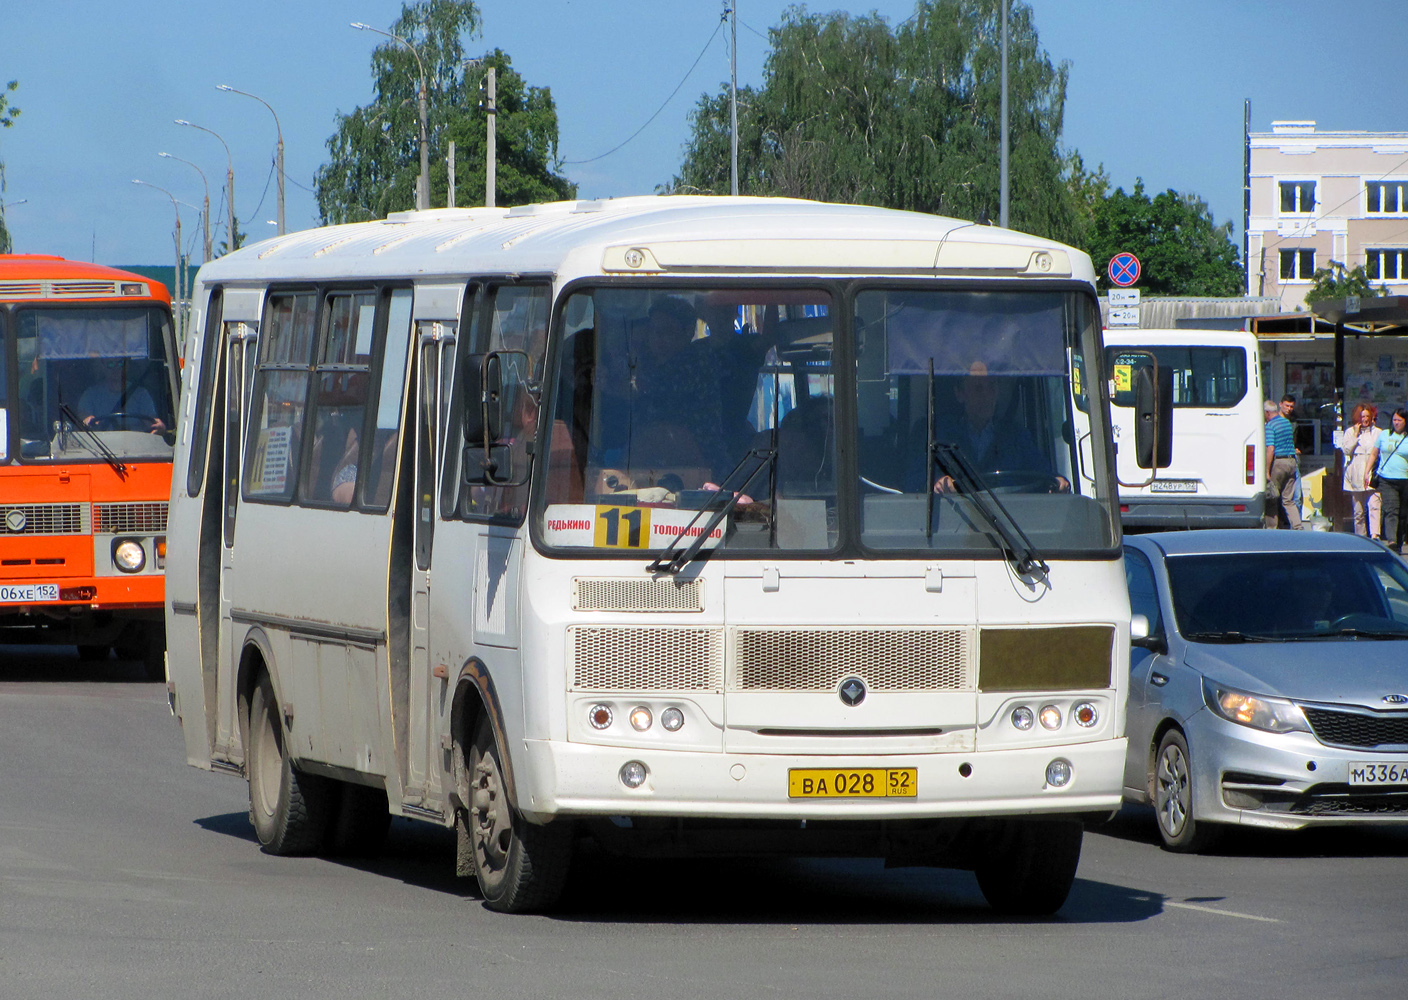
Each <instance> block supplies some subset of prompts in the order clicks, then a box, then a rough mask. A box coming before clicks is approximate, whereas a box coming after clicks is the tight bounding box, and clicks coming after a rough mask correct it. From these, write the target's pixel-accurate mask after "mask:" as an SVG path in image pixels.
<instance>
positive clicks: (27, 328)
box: [15, 306, 175, 462]
mask: <svg viewBox="0 0 1408 1000" xmlns="http://www.w3.org/2000/svg"><path fill="white" fill-rule="evenodd" d="M16 319H17V322H16V331H15V332H16V338H15V344H16V348H17V351H16V369H17V371H18V373H19V399H18V403H19V405H18V407H17V409H18V423H19V438H20V459H21V460H22V461H25V462H55V461H62V462H100V461H104V453H105V452H106V453H107V454H108V455H111V456H116V457H117V458H121V459H134V460H144V461H168V462H169V461H170V460H171V453H172V446H173V444H174V441H175V432H174V427H175V415H174V413H173V409H174V407H173V401H172V398H171V379H170V372H169V369H168V366H167V361H166V355H167V349H166V345H167V343H168V342H169V340H170V320H169V318H168V316H167V314H166V312H165V311H164V310H162V309H159V308H155V307H151V306H103V307H83V308H45V309H24V310H21V311H20V312H19V313H18V314H17V317H16Z"/></svg>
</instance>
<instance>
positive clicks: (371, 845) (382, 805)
mask: <svg viewBox="0 0 1408 1000" xmlns="http://www.w3.org/2000/svg"><path fill="white" fill-rule="evenodd" d="M335 793H336V794H335V801H334V804H333V808H332V810H331V812H330V816H329V820H328V830H327V838H326V840H325V841H324V844H323V850H324V852H325V853H327V854H330V855H338V856H343V857H354V858H370V857H375V856H376V855H378V854H380V853H381V850H382V848H383V847H384V846H385V845H386V834H387V831H388V830H390V829H391V810H390V809H389V808H388V806H387V802H386V791H385V789H381V788H370V787H368V786H366V785H354V784H352V783H351V782H345V781H343V782H338V783H337V785H336V787H335Z"/></svg>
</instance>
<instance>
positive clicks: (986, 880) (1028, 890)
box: [974, 820, 1085, 917]
mask: <svg viewBox="0 0 1408 1000" xmlns="http://www.w3.org/2000/svg"><path fill="white" fill-rule="evenodd" d="M1084 836H1085V833H1084V830H1083V829H1082V827H1081V824H1080V822H1079V821H1076V820H1013V821H1011V822H1009V823H1008V824H1007V830H1006V834H1005V836H1002V837H999V838H997V841H996V842H995V843H994V844H993V846H992V848H991V849H990V850H989V851H988V852H987V854H986V855H985V856H984V857H983V859H982V860H981V861H980V862H979V863H978V864H977V865H976V866H975V868H974V874H975V875H977V876H978V888H980V889H982V891H983V896H984V897H985V898H986V899H987V901H988V905H989V906H991V907H992V908H993V909H994V910H996V911H997V912H998V913H1001V914H1003V915H1004V916H1014V917H1015V916H1020V917H1045V916H1050V915H1051V914H1053V913H1055V912H1056V911H1057V910H1059V909H1060V908H1061V907H1062V905H1063V904H1064V903H1065V902H1066V897H1067V896H1069V895H1070V892H1071V886H1072V885H1073V884H1074V883H1075V880H1076V868H1077V867H1078V866H1079V865H1080V847H1081V841H1082V840H1083V839H1084Z"/></svg>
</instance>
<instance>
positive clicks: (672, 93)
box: [562, 18, 724, 167]
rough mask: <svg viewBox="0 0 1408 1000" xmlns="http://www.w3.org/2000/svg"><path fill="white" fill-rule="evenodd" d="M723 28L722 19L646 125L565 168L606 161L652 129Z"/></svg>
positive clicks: (567, 164)
mask: <svg viewBox="0 0 1408 1000" xmlns="http://www.w3.org/2000/svg"><path fill="white" fill-rule="evenodd" d="M723 26H724V22H723V19H722V18H721V19H720V20H719V23H718V24H716V25H714V33H713V34H712V35H710V36H709V40H708V41H707V42H705V43H704V47H703V48H702V49H700V50H699V55H698V56H697V57H696V58H695V60H694V62H693V63H692V64H691V65H690V67H689V69H687V70H686V71H685V74H684V76H683V77H682V78H681V79H680V82H679V84H678V85H677V86H676V87H675V89H674V90H672V91H670V96H669V97H667V98H665V103H664V104H661V105H660V107H658V108H656V109H655V114H653V115H651V116H650V117H649V118H647V119H646V121H645V124H644V125H642V126H641V127H640V128H638V129H636V130H635V131H634V132H632V133H631V134H630V136H628V137H627V138H626V140H625V141H624V142H622V143H621V144H620V145H618V146H613V147H612V148H611V149H608V150H607V151H606V152H604V153H602V154H601V155H600V156H593V157H591V158H590V159H587V160H563V161H562V165H563V166H564V167H566V166H575V165H577V164H582V163H595V162H596V161H597V160H604V159H606V158H607V157H608V156H610V155H611V154H612V153H614V152H616V151H617V150H619V149H620V148H621V147H622V146H625V145H626V143H628V142H630V141H631V140H632V139H634V138H635V137H636V136H638V135H640V134H641V133H642V132H644V131H645V130H646V129H647V128H649V127H650V123H651V122H653V121H654V120H655V119H656V118H659V117H660V112H662V111H664V110H665V105H667V104H669V103H670V102H671V101H673V100H674V99H675V95H676V94H678V93H679V92H680V88H681V87H683V86H684V85H685V81H686V80H688V79H689V77H690V74H691V73H693V72H694V70H695V67H697V66H698V65H699V61H700V60H701V59H703V58H704V53H706V52H708V51H709V46H711V45H713V44H714V39H715V38H718V37H719V31H720V30H721V29H722V28H723Z"/></svg>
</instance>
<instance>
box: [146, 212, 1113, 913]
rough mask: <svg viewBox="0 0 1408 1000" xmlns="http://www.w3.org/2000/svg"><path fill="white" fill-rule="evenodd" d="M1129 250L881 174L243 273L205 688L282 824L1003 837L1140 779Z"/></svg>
mask: <svg viewBox="0 0 1408 1000" xmlns="http://www.w3.org/2000/svg"><path fill="white" fill-rule="evenodd" d="M1094 277H1095V276H1094V273H1093V271H1092V268H1091V264H1090V260H1089V258H1088V257H1087V256H1086V255H1085V254H1083V253H1081V252H1079V251H1077V250H1073V249H1070V248H1068V247H1064V246H1060V245H1058V244H1055V243H1051V242H1049V241H1045V240H1039V239H1035V238H1031V237H1028V236H1023V235H1020V234H1017V233H1013V232H1007V231H1003V230H1000V229H996V228H993V227H988V226H975V225H971V224H968V223H963V222H958V221H955V220H951V219H944V218H939V217H936V216H930V215H920V214H912V213H903V212H895V211H888V210H881V209H875V208H866V207H859V206H837V205H824V204H817V203H811V202H804V201H793V200H783V199H755V198H709V197H659V198H655V197H644V198H623V199H619V200H615V201H600V202H572V203H561V204H548V205H530V206H524V207H519V208H512V209H492V208H491V209H485V208H472V209H457V210H432V211H423V212H408V213H401V214H396V215H392V216H390V217H389V218H387V219H385V220H383V221H377V222H370V223H364V224H357V225H347V226H340V227H336V228H330V229H319V230H311V231H307V232H301V233H294V234H290V235H286V236H282V237H278V238H275V239H271V240H268V241H265V242H263V243H259V244H256V245H253V246H249V247H245V248H243V249H241V250H239V251H237V252H235V253H232V254H229V255H227V256H225V257H222V258H221V259H219V260H217V261H214V262H212V263H209V264H207V265H205V266H204V267H202V268H201V270H200V273H199V275H198V276H197V279H196V282H195V292H194V309H195V315H196V324H195V326H194V327H193V330H194V331H195V332H194V333H193V335H192V336H191V337H190V338H189V349H188V356H187V358H186V363H185V366H184V377H185V379H186V392H185V396H184V399H183V404H182V419H181V427H180V433H179V439H178V451H177V458H176V467H177V472H176V475H175V477H174V482H173V486H172V501H171V518H170V526H169V529H168V534H169V538H170V557H169V560H168V564H167V595H168V609H167V610H168V618H167V621H168V638H169V650H170V653H169V675H170V685H169V689H170V693H171V701H172V707H173V711H174V712H175V714H176V715H177V716H178V718H179V719H180V722H181V726H182V728H183V731H184V735H185V745H186V753H187V757H188V760H189V762H190V763H191V764H193V765H195V766H197V767H200V768H207V769H214V770H219V771H224V772H229V773H233V774H238V775H242V776H243V777H244V778H245V779H246V780H247V781H248V784H249V797H250V815H251V818H252V821H253V824H254V828H255V831H256V833H257V835H258V839H259V842H260V843H261V844H262V845H263V847H264V849H265V850H267V851H269V852H272V853H275V854H299V853H319V852H339V851H348V850H367V849H372V848H374V847H375V845H376V844H377V842H378V840H379V839H380V838H381V837H382V836H383V835H384V834H385V831H386V827H387V823H388V816H390V815H393V814H394V815H396V816H403V817H410V818H412V819H418V820H424V821H427V822H430V823H437V824H442V825H444V826H445V827H453V828H455V829H456V830H457V831H458V843H459V871H460V872H461V873H462V874H466V875H468V874H473V875H474V876H475V877H477V879H478V883H479V887H480V889H481V891H482V893H483V895H484V898H485V899H486V901H487V902H488V904H489V905H490V906H491V907H493V908H496V909H500V910H505V911H525V910H540V909H543V908H546V907H549V906H551V905H552V903H553V901H554V899H555V898H556V896H557V894H558V893H559V891H560V890H561V888H562V885H563V881H564V879H565V878H566V876H567V873H568V870H569V867H570V865H571V861H572V858H573V856H574V855H575V854H576V853H577V850H578V848H579V846H580V845H581V844H582V843H583V841H584V839H586V838H590V839H591V840H593V841H595V843H596V844H597V845H599V847H600V849H602V850H605V851H610V852H623V853H627V854H632V853H634V854H652V855H661V854H713V855H719V856H730V855H745V854H760V853H787V854H795V855H847V856H868V857H881V858H884V859H886V861H887V863H889V864H892V865H938V866H950V867H957V868H968V869H972V870H974V871H975V872H976V874H977V877H978V881H979V884H980V885H981V887H982V890H983V892H984V893H985V895H986V897H987V898H988V900H989V901H990V902H991V903H992V905H993V906H994V907H996V908H997V909H999V910H1001V911H1003V912H1010V913H1050V912H1052V911H1054V910H1055V909H1056V908H1057V907H1059V906H1060V905H1061V904H1062V902H1063V901H1064V900H1065V898H1066V894H1067V892H1068V890H1069V888H1070V886H1071V884H1072V881H1073V879H1074V877H1075V872H1076V865H1077V863H1078V860H1079V856H1080V846H1081V837H1082V825H1081V823H1082V820H1083V819H1084V818H1087V817H1091V816H1108V815H1109V814H1110V813H1111V812H1112V811H1113V810H1115V809H1116V808H1118V806H1119V803H1120V794H1121V787H1120V786H1121V779H1122V773H1123V763H1124V758H1125V740H1124V733H1123V727H1124V703H1125V691H1126V684H1127V680H1126V678H1127V677H1128V663H1127V657H1128V651H1129V619H1130V613H1129V603H1128V597H1127V594H1126V589H1125V580H1124V571H1123V568H1122V563H1121V550H1120V529H1119V520H1118V515H1117V512H1116V510H1115V504H1116V500H1117V494H1116V491H1115V485H1114V476H1113V447H1112V442H1111V440H1110V436H1109V414H1108V410H1107V406H1108V400H1107V398H1106V396H1107V393H1106V391H1105V389H1106V387H1107V386H1108V384H1109V383H1108V372H1107V371H1106V368H1105V360H1104V357H1103V355H1102V353H1101V352H1102V344H1101V336H1100V320H1099V316H1100V314H1099V309H1098V304H1097V300H1096V297H1095V289H1094Z"/></svg>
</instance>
